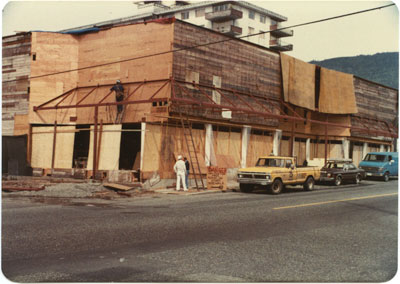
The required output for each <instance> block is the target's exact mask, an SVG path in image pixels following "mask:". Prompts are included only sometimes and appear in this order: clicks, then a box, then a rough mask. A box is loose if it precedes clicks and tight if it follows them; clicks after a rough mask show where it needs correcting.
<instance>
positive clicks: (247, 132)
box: [240, 125, 251, 168]
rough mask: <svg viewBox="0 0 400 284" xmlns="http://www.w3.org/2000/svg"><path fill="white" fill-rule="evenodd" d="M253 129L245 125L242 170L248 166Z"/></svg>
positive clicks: (243, 129) (243, 130)
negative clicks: (248, 153) (248, 151)
mask: <svg viewBox="0 0 400 284" xmlns="http://www.w3.org/2000/svg"><path fill="white" fill-rule="evenodd" d="M250 133H251V127H250V126H247V125H244V126H243V128H242V160H241V162H240V165H241V167H242V168H245V167H246V166H247V148H248V145H249V139H250Z"/></svg>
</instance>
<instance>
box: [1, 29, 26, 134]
mask: <svg viewBox="0 0 400 284" xmlns="http://www.w3.org/2000/svg"><path fill="white" fill-rule="evenodd" d="M2 56H3V62H2V63H3V71H2V74H3V82H4V81H11V82H6V83H3V88H2V135H18V134H27V132H28V131H27V129H28V127H27V126H28V125H26V126H25V127H24V125H17V128H18V130H19V132H15V131H14V123H15V121H14V118H15V115H17V116H19V118H20V119H22V120H26V116H27V114H28V105H29V92H30V89H29V74H30V68H31V66H30V63H31V34H30V33H24V34H19V35H14V36H8V37H4V38H3V52H2ZM12 80H14V81H12ZM21 130H22V131H21Z"/></svg>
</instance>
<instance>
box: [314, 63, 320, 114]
mask: <svg viewBox="0 0 400 284" xmlns="http://www.w3.org/2000/svg"><path fill="white" fill-rule="evenodd" d="M320 81H321V67H320V66H317V67H316V68H315V108H317V109H318V108H319V88H320Z"/></svg>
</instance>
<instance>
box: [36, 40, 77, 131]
mask: <svg viewBox="0 0 400 284" xmlns="http://www.w3.org/2000/svg"><path fill="white" fill-rule="evenodd" d="M32 54H35V56H36V58H35V60H33V59H32V61H31V74H30V75H31V77H36V76H41V75H45V74H50V73H56V72H62V71H66V70H71V69H76V68H78V41H77V39H76V37H74V36H72V35H67V34H58V33H48V32H33V33H32ZM77 84H78V74H77V72H67V73H60V74H57V75H52V76H44V77H38V78H35V79H31V85H30V86H31V93H30V98H29V122H30V123H31V124H33V123H38V124H53V123H54V122H55V121H57V122H58V123H59V124H68V123H70V121H69V117H70V116H76V112H75V110H74V109H67V110H57V111H56V110H45V111H39V112H34V111H33V107H34V106H39V105H40V104H42V103H45V102H47V101H49V100H50V99H53V98H55V97H57V96H59V95H61V94H62V93H64V92H66V91H68V90H70V89H72V88H74V87H76V86H77ZM72 100H73V101H69V102H68V103H70V104H74V102H76V97H75V98H72Z"/></svg>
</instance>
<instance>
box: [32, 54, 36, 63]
mask: <svg viewBox="0 0 400 284" xmlns="http://www.w3.org/2000/svg"><path fill="white" fill-rule="evenodd" d="M32 60H33V61H36V53H32Z"/></svg>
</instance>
